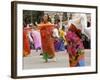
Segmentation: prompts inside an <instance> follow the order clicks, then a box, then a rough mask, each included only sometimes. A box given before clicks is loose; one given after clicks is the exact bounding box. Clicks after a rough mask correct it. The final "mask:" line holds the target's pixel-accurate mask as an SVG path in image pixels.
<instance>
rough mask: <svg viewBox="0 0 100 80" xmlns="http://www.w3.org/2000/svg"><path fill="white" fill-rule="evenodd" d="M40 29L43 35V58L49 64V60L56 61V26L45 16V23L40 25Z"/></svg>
mask: <svg viewBox="0 0 100 80" xmlns="http://www.w3.org/2000/svg"><path fill="white" fill-rule="evenodd" d="M38 27H39V29H40V33H41V42H42V49H43V58H44V59H45V61H46V62H48V59H53V60H54V61H56V58H55V56H56V55H55V48H54V39H53V36H52V33H53V32H52V31H53V28H54V25H53V24H51V23H50V22H49V21H48V15H44V16H43V21H42V22H41V23H40V24H39V25H38Z"/></svg>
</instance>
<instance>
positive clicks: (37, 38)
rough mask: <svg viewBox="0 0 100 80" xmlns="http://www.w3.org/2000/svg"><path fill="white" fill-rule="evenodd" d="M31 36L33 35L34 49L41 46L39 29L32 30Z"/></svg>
mask: <svg viewBox="0 0 100 80" xmlns="http://www.w3.org/2000/svg"><path fill="white" fill-rule="evenodd" d="M32 37H33V41H34V46H35V49H38V48H41V35H40V31H38V30H32Z"/></svg>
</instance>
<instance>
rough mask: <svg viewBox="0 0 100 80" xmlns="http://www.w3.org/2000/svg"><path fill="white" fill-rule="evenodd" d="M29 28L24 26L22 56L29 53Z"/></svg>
mask: <svg viewBox="0 0 100 80" xmlns="http://www.w3.org/2000/svg"><path fill="white" fill-rule="evenodd" d="M30 31H31V28H24V30H23V56H24V57H26V56H28V55H29V54H30V42H29V32H30Z"/></svg>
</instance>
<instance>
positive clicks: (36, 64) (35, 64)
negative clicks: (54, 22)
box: [23, 50, 90, 69]
mask: <svg viewBox="0 0 100 80" xmlns="http://www.w3.org/2000/svg"><path fill="white" fill-rule="evenodd" d="M40 53H41V51H38V52H36V51H35V50H33V51H32V52H31V54H30V55H29V56H28V57H24V58H23V69H36V68H60V67H61V68H62V67H69V61H68V60H69V58H68V54H67V52H66V51H61V52H56V55H57V61H56V62H53V60H52V59H49V61H48V63H45V62H44V60H43V59H42V56H40V55H39V54H40ZM85 53H86V54H85V60H86V61H85V65H86V66H88V65H90V50H85Z"/></svg>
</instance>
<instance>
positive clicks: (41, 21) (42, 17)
mask: <svg viewBox="0 0 100 80" xmlns="http://www.w3.org/2000/svg"><path fill="white" fill-rule="evenodd" d="M45 15H47V17H48V19H47V21H49V22H51V19H50V17H49V15H48V14H44V15H43V16H42V18H41V22H43V21H44V19H43V17H44V16H45Z"/></svg>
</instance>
